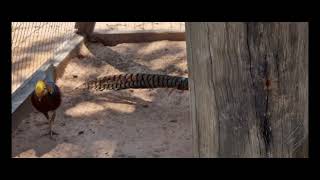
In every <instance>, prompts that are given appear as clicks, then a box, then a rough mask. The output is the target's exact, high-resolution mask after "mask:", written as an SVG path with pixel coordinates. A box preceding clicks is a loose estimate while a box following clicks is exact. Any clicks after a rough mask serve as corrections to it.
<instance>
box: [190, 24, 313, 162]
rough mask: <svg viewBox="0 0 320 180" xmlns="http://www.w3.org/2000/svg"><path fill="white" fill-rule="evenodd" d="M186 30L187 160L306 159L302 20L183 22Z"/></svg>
mask: <svg viewBox="0 0 320 180" xmlns="http://www.w3.org/2000/svg"><path fill="white" fill-rule="evenodd" d="M186 35H187V49H188V51H187V54H188V68H189V79H190V80H189V84H190V87H189V89H190V91H191V92H190V96H191V98H190V104H191V117H192V121H193V138H194V154H195V157H307V156H308V147H307V146H308V143H307V142H308V24H307V23H222V22H221V23H186ZM266 80H268V81H266ZM269 80H270V81H269ZM266 82H268V83H266ZM269 85H270V86H269Z"/></svg>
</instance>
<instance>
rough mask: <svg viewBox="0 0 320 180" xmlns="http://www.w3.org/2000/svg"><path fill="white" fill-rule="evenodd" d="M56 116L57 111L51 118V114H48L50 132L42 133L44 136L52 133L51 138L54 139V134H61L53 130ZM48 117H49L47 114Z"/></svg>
mask: <svg viewBox="0 0 320 180" xmlns="http://www.w3.org/2000/svg"><path fill="white" fill-rule="evenodd" d="M55 116H56V113H55V112H54V113H53V114H52V116H51V118H49V116H48V120H49V132H48V133H46V134H44V135H42V136H47V135H50V137H51V139H52V136H53V135H59V134H58V133H56V132H54V131H53V130H52V126H53V122H54V119H55ZM46 117H47V116H46Z"/></svg>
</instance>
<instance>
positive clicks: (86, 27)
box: [75, 22, 96, 37]
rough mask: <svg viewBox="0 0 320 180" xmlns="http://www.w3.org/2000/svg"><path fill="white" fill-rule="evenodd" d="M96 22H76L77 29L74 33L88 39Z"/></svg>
mask: <svg viewBox="0 0 320 180" xmlns="http://www.w3.org/2000/svg"><path fill="white" fill-rule="evenodd" d="M95 24H96V22H76V24H75V28H76V29H77V31H76V33H77V34H80V35H83V36H85V37H90V35H91V33H92V32H93V30H94V26H95Z"/></svg>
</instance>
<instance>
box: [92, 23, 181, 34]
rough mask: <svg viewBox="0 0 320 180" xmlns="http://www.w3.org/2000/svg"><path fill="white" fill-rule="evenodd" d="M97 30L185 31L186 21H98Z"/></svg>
mask: <svg viewBox="0 0 320 180" xmlns="http://www.w3.org/2000/svg"><path fill="white" fill-rule="evenodd" d="M95 30H104V31H113V30H114V31H116V30H126V31H130V30H133V31H136V30H167V31H177V32H184V31H185V26H184V22H97V23H96V25H95Z"/></svg>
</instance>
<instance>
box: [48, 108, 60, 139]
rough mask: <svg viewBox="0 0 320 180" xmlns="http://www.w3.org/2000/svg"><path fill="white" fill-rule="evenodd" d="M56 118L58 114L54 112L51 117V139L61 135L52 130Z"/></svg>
mask: <svg viewBox="0 0 320 180" xmlns="http://www.w3.org/2000/svg"><path fill="white" fill-rule="evenodd" d="M55 118H56V112H55V111H54V112H53V114H52V116H51V119H50V137H51V138H52V135H59V134H58V133H56V132H54V131H53V130H52V126H53V123H54V120H55Z"/></svg>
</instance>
